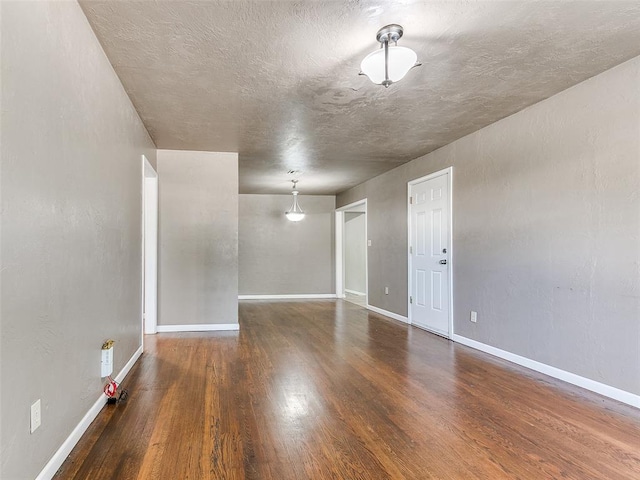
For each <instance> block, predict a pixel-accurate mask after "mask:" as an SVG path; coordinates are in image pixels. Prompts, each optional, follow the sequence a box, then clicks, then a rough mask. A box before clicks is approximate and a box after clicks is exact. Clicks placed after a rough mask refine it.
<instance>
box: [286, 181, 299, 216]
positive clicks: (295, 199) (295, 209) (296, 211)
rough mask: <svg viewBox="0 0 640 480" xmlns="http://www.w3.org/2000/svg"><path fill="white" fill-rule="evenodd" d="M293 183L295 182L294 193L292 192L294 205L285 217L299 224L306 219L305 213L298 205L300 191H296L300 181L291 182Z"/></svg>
mask: <svg viewBox="0 0 640 480" xmlns="http://www.w3.org/2000/svg"><path fill="white" fill-rule="evenodd" d="M291 182H293V191H292V192H291V193H293V204H292V205H291V208H290V209H289V210H288V211H287V212H286V213H285V216H286V217H287V220H291V221H292V222H299V221H300V220H302V219H303V218H304V212H303V211H302V209H301V208H300V205H299V204H298V190H296V184H297V183H298V180H291Z"/></svg>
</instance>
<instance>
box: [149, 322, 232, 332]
mask: <svg viewBox="0 0 640 480" xmlns="http://www.w3.org/2000/svg"><path fill="white" fill-rule="evenodd" d="M226 330H240V324H239V323H201V324H195V325H158V333H172V332H217V331H226Z"/></svg>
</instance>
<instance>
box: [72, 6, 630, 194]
mask: <svg viewBox="0 0 640 480" xmlns="http://www.w3.org/2000/svg"><path fill="white" fill-rule="evenodd" d="M81 5H82V8H83V10H84V12H85V14H86V15H87V18H88V19H89V21H90V23H91V25H92V27H93V29H94V30H95V32H96V34H97V36H98V38H99V40H100V42H101V43H102V45H103V47H104V49H105V52H106V54H107V56H108V57H109V60H110V61H111V63H112V64H113V66H114V68H115V70H116V72H117V74H118V75H119V76H120V79H121V80H122V83H123V84H124V88H125V89H126V91H127V93H128V94H129V96H130V97H131V100H132V101H133V104H134V105H135V107H136V109H137V110H138V112H139V113H140V116H141V118H142V120H143V122H144V123H145V125H146V127H147V129H148V130H149V133H150V134H151V136H152V137H153V139H154V141H155V142H156V145H157V146H158V148H166V149H180V150H211V151H232V152H239V156H240V191H241V193H283V192H287V191H289V189H290V184H289V183H288V179H289V176H288V175H287V173H286V172H287V171H288V170H290V169H294V170H301V171H302V172H303V173H302V175H301V176H300V184H299V187H300V190H301V193H303V194H312V193H315V194H322V193H324V194H333V193H337V192H340V191H342V190H345V189H347V188H349V187H351V186H353V185H356V184H358V183H361V182H362V181H364V180H367V179H369V178H371V177H373V176H375V175H378V174H380V173H383V172H385V171H387V170H389V169H391V168H393V167H395V166H397V165H400V164H402V163H404V162H407V161H409V160H412V159H414V158H416V157H419V156H420V155H423V154H425V153H428V152H430V151H432V150H434V149H436V148H438V147H440V146H443V145H446V144H448V143H450V142H452V141H454V140H456V139H458V138H460V137H462V136H464V135H466V134H468V133H471V132H473V131H475V130H478V129H479V128H481V127H484V126H486V125H488V124H490V123H492V122H495V121H496V120H498V119H500V118H503V117H505V116H508V115H510V114H512V113H515V112H517V111H519V110H521V109H522V108H524V107H526V106H528V105H531V104H533V103H535V102H538V101H539V100H542V99H544V98H547V97H549V96H551V95H553V94H555V93H557V92H559V91H561V90H564V89H565V88H567V87H569V86H571V85H574V84H576V83H578V82H580V81H582V80H585V79H586V78H589V77H591V76H593V75H595V74H598V73H600V72H602V71H604V70H606V69H608V68H611V67H613V66H614V65H617V64H619V63H621V62H623V61H625V60H627V59H629V58H632V57H634V56H637V55H640V1H632V2H618V1H597V2H593V1H562V0H554V1H459V0H456V1H443V2H424V1H422V2H415V1H387V0H379V1H377V2H369V1H359V0H348V1H347V0H341V1H312V0H305V1H296V2H294V1H282V0H280V1H255V0H254V1H242V0H236V1H229V0H227V1H213V0H212V1H201V2H194V1H113V0H105V1H89V0H83V1H81ZM388 23H399V24H401V25H403V26H404V29H405V36H404V37H403V38H402V40H401V41H400V42H399V44H400V45H403V46H406V47H410V48H412V49H414V50H415V51H416V52H417V54H418V60H419V61H421V62H422V63H423V66H422V67H418V68H414V69H413V70H411V71H410V72H409V73H408V74H407V76H406V77H405V78H404V79H403V80H402V81H401V82H399V83H397V84H394V85H392V86H391V87H390V88H388V89H385V88H384V87H381V86H378V85H374V84H372V83H371V82H370V81H369V80H368V79H367V78H366V77H363V76H358V72H359V67H360V61H361V60H362V58H364V56H366V54H368V53H369V52H371V51H373V50H374V49H375V48H377V43H376V41H375V34H376V31H377V30H378V28H379V27H381V26H383V25H386V24H388Z"/></svg>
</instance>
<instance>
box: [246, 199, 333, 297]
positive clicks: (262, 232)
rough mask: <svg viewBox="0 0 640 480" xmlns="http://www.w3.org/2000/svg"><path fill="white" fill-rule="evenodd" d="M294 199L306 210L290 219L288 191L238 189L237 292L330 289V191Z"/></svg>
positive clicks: (331, 237) (331, 270)
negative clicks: (241, 192) (270, 192)
mask: <svg viewBox="0 0 640 480" xmlns="http://www.w3.org/2000/svg"><path fill="white" fill-rule="evenodd" d="M299 201H300V206H301V207H302V209H303V210H304V211H305V213H306V216H305V218H304V220H302V221H300V222H290V221H289V220H287V219H286V217H285V216H284V212H285V211H287V210H288V209H289V207H291V202H292V196H291V195H240V238H239V251H240V256H239V258H240V260H239V285H240V294H243V295H286V294H326V293H335V255H334V237H335V234H334V224H335V216H334V210H335V197H334V196H329V195H300V197H299Z"/></svg>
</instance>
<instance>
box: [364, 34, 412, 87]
mask: <svg viewBox="0 0 640 480" xmlns="http://www.w3.org/2000/svg"><path fill="white" fill-rule="evenodd" d="M403 33H404V30H403V28H402V27H401V26H400V25H396V24H395V23H392V24H391V25H387V26H385V27H382V28H381V29H380V30H378V34H377V35H376V40H377V41H378V42H380V49H379V50H376V51H375V52H372V53H370V54H369V55H367V56H366V57H365V58H364V60H362V63H361V64H360V70H361V72H360V75H366V76H367V77H369V80H371V81H372V82H373V83H376V84H378V85H384V86H385V88H388V87H389V85H391V84H392V83H394V82H397V81H398V80H401V79H402V78H403V77H404V76H405V75H406V74H407V72H408V71H409V70H411V69H412V68H413V67H417V66H419V65H422V64H421V63H417V60H418V56H417V55H416V52H414V51H413V50H411V49H410V48H407V47H399V46H398V40H400V38H401V37H402V34H403ZM389 42H393V45H391V46H390V45H389Z"/></svg>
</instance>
